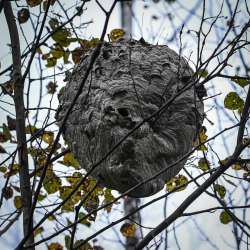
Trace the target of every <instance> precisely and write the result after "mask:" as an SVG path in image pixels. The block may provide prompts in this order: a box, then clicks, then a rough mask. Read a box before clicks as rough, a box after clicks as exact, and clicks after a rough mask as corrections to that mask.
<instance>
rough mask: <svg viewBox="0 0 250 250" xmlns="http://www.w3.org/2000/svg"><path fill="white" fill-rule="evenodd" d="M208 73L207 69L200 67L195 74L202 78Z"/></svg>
mask: <svg viewBox="0 0 250 250" xmlns="http://www.w3.org/2000/svg"><path fill="white" fill-rule="evenodd" d="M208 74H209V73H208V71H207V70H206V69H200V70H199V71H198V72H197V73H196V75H197V76H200V77H203V78H205V77H207V76H208Z"/></svg>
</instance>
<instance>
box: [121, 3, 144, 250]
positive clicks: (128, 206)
mask: <svg viewBox="0 0 250 250" xmlns="http://www.w3.org/2000/svg"><path fill="white" fill-rule="evenodd" d="M132 4H133V0H132V1H121V23H122V28H123V29H124V30H125V32H126V33H125V36H126V37H127V38H130V37H131V36H132V29H133V26H132ZM139 204H140V199H139V198H133V197H127V198H125V199H124V204H123V205H124V213H125V215H127V214H129V213H131V212H132V211H133V210H135V209H136V208H137V207H138V206H139ZM131 219H132V220H133V221H134V222H136V223H139V224H140V220H141V216H140V212H137V213H135V214H134V215H133V216H132V217H131ZM128 222H130V221H128ZM140 234H141V233H140V231H139V229H138V228H137V229H136V232H135V235H134V237H127V238H126V243H125V248H126V250H133V249H135V246H136V245H137V243H138V242H139V239H140V238H141V237H142V235H140Z"/></svg>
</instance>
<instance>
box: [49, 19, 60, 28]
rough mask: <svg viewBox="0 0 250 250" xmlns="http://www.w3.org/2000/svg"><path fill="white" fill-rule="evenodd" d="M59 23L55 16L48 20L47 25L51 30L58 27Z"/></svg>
mask: <svg viewBox="0 0 250 250" xmlns="http://www.w3.org/2000/svg"><path fill="white" fill-rule="evenodd" d="M59 25H60V23H59V21H58V20H57V19H56V18H51V19H50V20H49V26H50V28H51V29H52V30H56V29H57V28H58V27H59Z"/></svg>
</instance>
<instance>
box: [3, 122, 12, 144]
mask: <svg viewBox="0 0 250 250" xmlns="http://www.w3.org/2000/svg"><path fill="white" fill-rule="evenodd" d="M3 134H4V137H5V138H6V140H10V139H11V137H12V135H11V133H10V130H9V128H8V127H7V126H6V124H5V123H3Z"/></svg>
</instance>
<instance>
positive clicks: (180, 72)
mask: <svg viewBox="0 0 250 250" xmlns="http://www.w3.org/2000/svg"><path fill="white" fill-rule="evenodd" d="M92 52H93V50H92V51H89V53H88V54H87V55H86V56H84V58H82V60H81V62H80V64H79V65H77V66H76V67H75V69H74V70H73V72H72V75H71V77H70V79H69V81H68V83H67V85H66V87H65V89H64V92H63V94H62V95H61V96H60V97H59V101H60V109H59V112H58V114H57V121H58V124H59V125H60V123H61V121H62V119H63V116H64V115H65V113H66V111H67V109H68V107H69V105H70V104H71V102H72V100H73V98H74V96H75V94H76V92H77V89H78V88H79V85H80V83H81V81H82V78H83V76H84V74H85V71H86V69H87V67H88V64H89V61H90V56H91V53H92ZM192 75H193V71H192V70H191V69H190V67H189V66H188V63H187V61H186V60H184V59H183V58H182V57H180V56H178V55H177V54H176V53H175V52H174V51H173V50H171V49H170V48H168V46H165V45H150V44H147V43H145V42H143V41H135V40H126V39H120V40H118V41H117V42H115V43H109V42H104V43H103V46H102V49H101V53H100V55H99V57H98V59H97V60H96V62H95V64H94V67H93V68H92V71H91V74H90V75H89V77H88V79H87V81H86V83H85V85H84V88H83V91H82V93H81V95H80V96H79V98H78V99H77V102H76V104H75V106H74V108H73V110H72V112H71V114H70V116H69V118H68V120H67V122H66V125H65V130H64V139H65V140H66V142H67V143H68V144H69V147H70V149H71V150H72V152H73V153H74V156H75V158H76V159H77V160H78V161H79V163H80V165H81V167H82V168H84V169H85V170H86V171H89V170H90V169H91V166H93V164H94V163H96V162H97V161H99V160H100V159H101V158H103V156H104V155H106V154H107V153H108V152H109V151H110V149H112V148H113V146H114V145H116V144H117V143H118V142H119V141H120V140H121V139H122V138H123V137H124V136H125V135H126V134H128V132H129V131H131V130H132V129H133V128H134V127H135V126H136V125H138V123H140V122H142V121H143V120H144V119H145V118H147V117H149V116H150V115H152V114H153V113H154V112H156V111H157V110H159V108H161V107H162V106H163V105H164V104H165V103H166V102H167V101H169V100H170V99H171V97H172V96H174V95H175V94H176V93H177V92H178V91H180V90H181V89H182V88H183V87H184V86H186V85H187V84H190V79H191V78H190V77H191V76H192ZM202 121H203V103H202V101H201V100H200V98H198V97H197V93H195V88H194V87H191V88H190V89H188V90H187V91H185V92H184V93H183V94H181V95H180V96H178V97H177V98H176V99H175V100H174V102H172V103H171V104H170V105H168V106H167V108H165V109H164V110H163V111H162V112H160V113H159V114H158V115H156V116H155V117H154V118H152V119H150V120H149V121H147V122H145V123H144V124H143V125H142V126H141V127H139V128H138V129H136V130H135V131H134V132H133V133H132V135H130V136H129V137H128V138H127V139H126V140H125V141H124V142H123V143H122V144H121V145H120V146H119V147H118V148H117V149H116V150H115V151H114V152H113V153H112V154H111V155H110V156H109V157H108V158H107V159H106V160H104V161H103V162H102V163H101V164H100V165H99V166H98V167H97V168H96V169H95V170H94V171H93V172H92V174H91V175H92V176H93V177H95V178H96V179H98V180H99V181H100V182H101V183H102V184H103V185H105V186H106V187H109V188H112V189H115V190H118V191H119V192H124V191H127V190H128V189H130V188H131V187H133V186H135V185H136V184H138V183H140V182H141V181H143V180H145V179H147V178H150V177H152V176H154V175H155V174H156V173H158V172H159V171H161V170H163V169H166V168H167V167H168V166H170V165H171V164H172V163H174V162H176V161H178V159H180V158H181V157H182V156H183V155H184V154H186V153H187V152H189V151H190V150H191V149H192V145H193V142H194V140H195V139H196V136H197V131H198V129H199V127H200V126H201V124H202ZM185 162H186V160H183V161H181V162H179V163H178V164H176V165H175V166H174V167H172V168H169V169H167V170H166V171H165V172H163V173H162V174H161V175H159V176H158V177H157V178H155V179H154V180H152V181H150V182H147V183H145V184H143V185H142V186H140V187H138V188H136V189H135V190H134V191H131V192H130V196H133V197H145V196H150V195H153V194H155V193H156V192H158V191H159V190H161V189H162V188H163V186H164V184H165V182H166V181H168V180H170V179H171V178H172V177H174V176H175V175H176V174H177V173H178V172H179V171H180V170H181V169H182V168H183V166H184V164H185Z"/></svg>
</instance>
